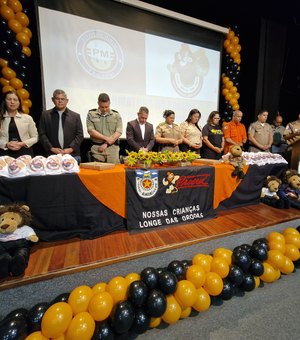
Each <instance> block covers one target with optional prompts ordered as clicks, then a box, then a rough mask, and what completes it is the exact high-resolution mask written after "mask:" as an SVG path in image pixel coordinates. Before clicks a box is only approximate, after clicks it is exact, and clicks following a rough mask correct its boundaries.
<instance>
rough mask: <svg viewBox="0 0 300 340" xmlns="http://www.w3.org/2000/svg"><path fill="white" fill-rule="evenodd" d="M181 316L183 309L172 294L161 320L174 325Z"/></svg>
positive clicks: (168, 297)
mask: <svg viewBox="0 0 300 340" xmlns="http://www.w3.org/2000/svg"><path fill="white" fill-rule="evenodd" d="M179 282H180V281H179ZM180 315H181V307H180V305H179V303H178V302H177V299H175V297H174V296H173V295H172V294H170V295H168V296H167V308H166V311H165V312H164V314H163V315H162V317H161V318H162V319H163V320H164V322H165V323H167V324H173V323H175V322H177V321H178V320H179V319H180Z"/></svg>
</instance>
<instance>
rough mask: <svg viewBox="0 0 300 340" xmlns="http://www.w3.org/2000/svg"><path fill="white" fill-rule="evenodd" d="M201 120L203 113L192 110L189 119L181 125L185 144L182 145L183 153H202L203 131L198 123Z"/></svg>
mask: <svg viewBox="0 0 300 340" xmlns="http://www.w3.org/2000/svg"><path fill="white" fill-rule="evenodd" d="M200 118H201V113H200V111H199V110H198V109H192V110H191V111H190V113H189V115H188V117H187V119H186V120H185V121H184V122H183V123H181V124H180V129H181V133H182V140H183V143H182V144H180V149H181V151H188V150H191V151H195V152H197V153H198V154H199V153H200V148H201V146H202V131H201V126H199V124H198V122H199V120H200Z"/></svg>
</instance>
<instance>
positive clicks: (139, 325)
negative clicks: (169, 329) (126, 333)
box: [131, 308, 151, 334]
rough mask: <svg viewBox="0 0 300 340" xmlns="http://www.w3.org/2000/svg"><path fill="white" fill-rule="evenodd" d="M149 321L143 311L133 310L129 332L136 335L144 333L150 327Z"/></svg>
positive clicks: (139, 309) (141, 309)
mask: <svg viewBox="0 0 300 340" xmlns="http://www.w3.org/2000/svg"><path fill="white" fill-rule="evenodd" d="M150 321H151V318H150V316H149V315H148V314H147V313H146V312H145V311H144V309H143V308H137V309H136V310H135V317H134V320H133V324H132V326H131V331H133V332H134V333H137V334H142V333H145V332H146V331H147V329H148V328H149V326H150Z"/></svg>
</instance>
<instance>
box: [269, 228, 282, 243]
mask: <svg viewBox="0 0 300 340" xmlns="http://www.w3.org/2000/svg"><path fill="white" fill-rule="evenodd" d="M267 239H268V241H269V242H270V241H277V242H281V243H285V238H284V236H283V235H282V234H281V233H279V232H278V231H271V232H270V233H269V234H268V236H267Z"/></svg>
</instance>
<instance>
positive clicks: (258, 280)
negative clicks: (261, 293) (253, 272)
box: [254, 276, 260, 288]
mask: <svg viewBox="0 0 300 340" xmlns="http://www.w3.org/2000/svg"><path fill="white" fill-rule="evenodd" d="M254 281H255V288H258V287H259V286H260V278H259V277H258V276H254Z"/></svg>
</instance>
